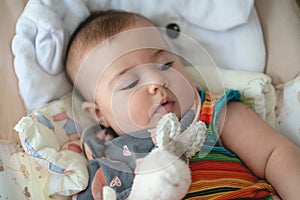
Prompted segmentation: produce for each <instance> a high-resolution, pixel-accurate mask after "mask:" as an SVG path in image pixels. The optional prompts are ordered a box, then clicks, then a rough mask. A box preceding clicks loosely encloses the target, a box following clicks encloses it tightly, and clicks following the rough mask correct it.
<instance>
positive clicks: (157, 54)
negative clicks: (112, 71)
mask: <svg viewBox="0 0 300 200" xmlns="http://www.w3.org/2000/svg"><path fill="white" fill-rule="evenodd" d="M164 52H166V50H165V49H157V50H156V51H154V53H153V55H152V56H151V57H152V58H155V57H157V56H159V55H160V54H162V53H164ZM134 67H136V66H135V65H133V66H130V67H126V68H125V69H123V70H121V71H120V72H119V73H117V74H116V75H115V76H114V77H113V78H112V79H111V80H110V81H109V85H112V84H113V83H114V82H116V81H117V80H118V79H119V78H120V77H121V76H122V75H123V74H125V73H126V72H128V71H129V70H131V69H132V68H134Z"/></svg>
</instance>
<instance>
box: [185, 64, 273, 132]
mask: <svg viewBox="0 0 300 200" xmlns="http://www.w3.org/2000/svg"><path fill="white" fill-rule="evenodd" d="M217 70H218V71H219V73H220V79H221V81H222V83H223V87H224V88H231V89H235V90H238V91H240V93H241V95H242V96H243V98H247V99H250V100H251V101H253V103H251V104H252V106H253V108H254V110H255V112H256V113H257V114H258V115H259V116H260V117H261V118H262V119H264V120H265V121H267V122H268V123H269V124H270V125H271V126H272V127H274V128H275V124H276V112H275V108H276V102H277V98H276V93H275V89H274V87H273V85H272V84H271V78H270V77H269V76H267V75H265V74H262V73H257V72H245V71H236V70H229V69H222V68H217ZM187 71H188V72H189V74H190V75H191V77H192V79H193V81H194V82H195V84H196V85H197V87H199V88H205V89H209V88H208V86H207V84H206V82H205V79H206V78H207V77H203V76H202V75H201V74H200V73H199V72H197V71H196V70H195V68H194V67H191V66H187ZM216 82H217V81H216ZM210 87H211V88H214V85H210ZM215 87H216V86H215Z"/></svg>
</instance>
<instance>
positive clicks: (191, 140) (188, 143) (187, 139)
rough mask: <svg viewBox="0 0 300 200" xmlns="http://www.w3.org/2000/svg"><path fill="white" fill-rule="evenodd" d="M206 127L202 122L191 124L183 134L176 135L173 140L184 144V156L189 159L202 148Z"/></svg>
mask: <svg viewBox="0 0 300 200" xmlns="http://www.w3.org/2000/svg"><path fill="white" fill-rule="evenodd" d="M206 131H207V129H206V125H205V123H204V122H202V121H198V122H196V123H193V124H191V125H190V126H189V127H188V128H187V129H186V130H185V131H184V132H183V133H181V134H180V135H178V136H177V137H176V138H175V140H176V141H181V142H182V143H184V144H185V147H186V151H185V156H186V157H187V158H191V157H192V156H193V155H194V154H195V153H196V152H197V151H199V150H200V148H201V147H202V146H203V143H204V141H205V138H206V137H205V134H206Z"/></svg>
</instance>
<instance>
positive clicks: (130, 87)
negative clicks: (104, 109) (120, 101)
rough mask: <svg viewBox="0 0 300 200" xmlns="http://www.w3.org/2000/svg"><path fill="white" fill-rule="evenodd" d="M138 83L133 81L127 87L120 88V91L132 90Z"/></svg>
mask: <svg viewBox="0 0 300 200" xmlns="http://www.w3.org/2000/svg"><path fill="white" fill-rule="evenodd" d="M138 82H139V80H135V81H133V82H132V83H130V84H129V85H127V86H126V87H124V88H122V90H128V89H132V88H134V87H135V86H136V85H137V84H138Z"/></svg>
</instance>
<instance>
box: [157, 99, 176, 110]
mask: <svg viewBox="0 0 300 200" xmlns="http://www.w3.org/2000/svg"><path fill="white" fill-rule="evenodd" d="M174 104H175V101H174V100H172V99H171V98H169V97H166V98H163V99H162V100H161V101H160V104H159V105H158V106H157V108H156V110H155V112H154V113H162V114H167V113H169V112H172V111H173V107H174Z"/></svg>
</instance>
